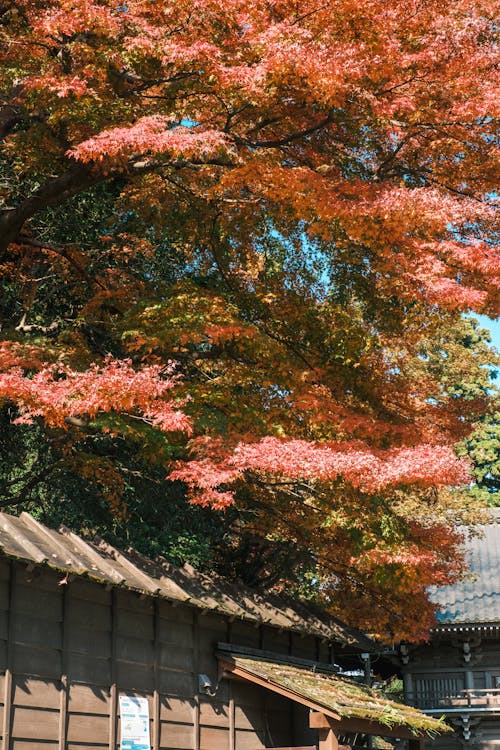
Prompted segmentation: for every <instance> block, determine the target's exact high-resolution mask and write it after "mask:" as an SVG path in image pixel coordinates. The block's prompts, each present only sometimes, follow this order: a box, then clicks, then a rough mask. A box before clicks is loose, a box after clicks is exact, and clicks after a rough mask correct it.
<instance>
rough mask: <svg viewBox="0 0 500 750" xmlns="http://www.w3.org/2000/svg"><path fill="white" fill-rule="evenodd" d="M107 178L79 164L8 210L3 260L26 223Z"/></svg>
mask: <svg viewBox="0 0 500 750" xmlns="http://www.w3.org/2000/svg"><path fill="white" fill-rule="evenodd" d="M105 179H107V177H106V176H105V175H104V174H102V173H99V172H97V171H93V170H92V169H91V168H89V167H87V166H85V165H83V164H78V163H76V162H75V163H73V164H72V165H71V167H70V168H69V169H68V170H67V172H64V174H62V175H60V176H59V177H54V178H52V179H50V180H47V182H45V183H44V184H43V185H41V186H40V187H39V188H38V190H35V192H34V193H32V194H31V195H30V196H29V197H28V198H26V200H24V201H23V202H22V203H21V204H20V205H19V206H17V207H16V208H9V209H5V210H4V211H2V212H1V213H0V258H1V257H2V255H3V254H4V253H5V251H6V250H7V248H8V246H9V245H10V243H11V242H15V241H16V239H17V237H18V234H19V232H20V231H21V228H22V226H23V224H24V222H25V221H26V220H27V219H29V218H31V217H32V216H34V215H35V214H36V213H38V212H39V211H42V210H43V209H44V208H47V207H48V206H55V205H57V204H58V203H62V202H63V201H65V200H67V199H68V198H72V197H73V196H74V195H78V193H81V192H82V191H83V190H87V189H88V188H89V187H92V185H96V184H98V183H99V182H103V181H104V180H105Z"/></svg>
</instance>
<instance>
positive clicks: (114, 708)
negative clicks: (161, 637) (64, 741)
mask: <svg viewBox="0 0 500 750" xmlns="http://www.w3.org/2000/svg"><path fill="white" fill-rule="evenodd" d="M116 599H117V594H116V589H115V587H114V586H113V588H112V590H111V665H110V666H111V686H110V691H109V693H110V695H109V743H108V747H109V750H115V749H116V739H117V738H116V734H117V732H116V729H117V726H116V725H117V713H118V688H117V685H116V673H117V670H116V641H117V638H118V636H117V618H118V605H117V601H116Z"/></svg>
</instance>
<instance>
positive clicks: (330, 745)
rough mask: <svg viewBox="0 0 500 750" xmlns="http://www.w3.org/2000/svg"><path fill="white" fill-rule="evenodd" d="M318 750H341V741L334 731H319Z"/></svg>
mask: <svg viewBox="0 0 500 750" xmlns="http://www.w3.org/2000/svg"><path fill="white" fill-rule="evenodd" d="M318 739H319V745H318V750H339V739H338V737H337V735H336V734H335V732H334V731H333V729H318Z"/></svg>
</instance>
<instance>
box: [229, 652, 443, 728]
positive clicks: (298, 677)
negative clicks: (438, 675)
mask: <svg viewBox="0 0 500 750" xmlns="http://www.w3.org/2000/svg"><path fill="white" fill-rule="evenodd" d="M284 658H285V657H283V659H284ZM219 661H220V664H221V666H222V667H223V668H224V669H225V670H226V671H228V672H230V673H232V674H234V675H235V676H237V677H239V678H240V679H246V680H248V681H249V682H257V684H260V685H262V686H264V687H267V688H268V689H269V690H272V691H274V692H278V693H280V694H281V695H285V696H286V697H289V698H290V699H292V700H294V699H295V700H297V701H298V702H299V703H303V704H304V705H306V706H309V708H311V709H313V710H316V711H318V712H324V713H326V714H327V715H329V716H331V717H333V718H334V719H337V720H338V721H340V722H342V720H362V721H364V722H372V723H373V724H374V725H375V724H376V725H378V727H377V729H378V731H376V732H374V734H375V733H376V734H380V735H382V736H384V729H385V730H396V731H395V732H394V734H393V736H398V733H397V730H398V729H400V730H401V729H403V730H409V731H410V733H412V734H415V735H417V736H422V735H425V734H429V735H433V734H440V733H443V732H448V731H450V730H449V727H447V726H446V724H444V722H442V721H440V720H438V719H435V718H433V717H430V716H426V715H425V714H423V713H422V712H421V711H419V710H418V709H416V708H412V707H411V706H405V705H404V704H402V703H397V702H396V701H393V700H391V699H390V698H388V697H387V696H386V695H385V694H384V693H382V692H380V691H378V690H375V689H373V688H371V687H368V685H363V684H360V683H359V682H355V681H354V680H350V679H348V678H346V677H341V676H339V675H337V674H331V673H330V674H327V673H322V672H321V671H319V670H318V669H317V668H316V667H317V665H314V666H313V667H312V668H311V667H305V666H297V665H295V664H288V663H286V662H284V661H281V660H280V661H275V660H270V659H255V658H249V657H246V656H240V655H239V654H230V655H226V654H220V655H219ZM341 726H342V724H340V727H341ZM359 731H360V732H361V731H362V729H361V726H360V729H359ZM401 736H405V735H404V734H401Z"/></svg>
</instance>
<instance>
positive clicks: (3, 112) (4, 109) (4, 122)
mask: <svg viewBox="0 0 500 750" xmlns="http://www.w3.org/2000/svg"><path fill="white" fill-rule="evenodd" d="M21 90H22V86H16V87H15V88H14V89H13V90H12V91H11V92H10V96H11V97H12V98H14V99H15V97H16V96H17V95H18V94H19V93H20V92H21ZM21 120H22V108H21V106H20V105H19V104H16V103H14V102H12V101H10V102H8V103H6V104H3V105H2V106H1V107H0V141H3V139H4V138H6V137H7V136H8V135H9V133H10V132H11V130H12V129H13V128H14V127H15V126H16V125H17V123H18V122H20V121H21Z"/></svg>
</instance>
